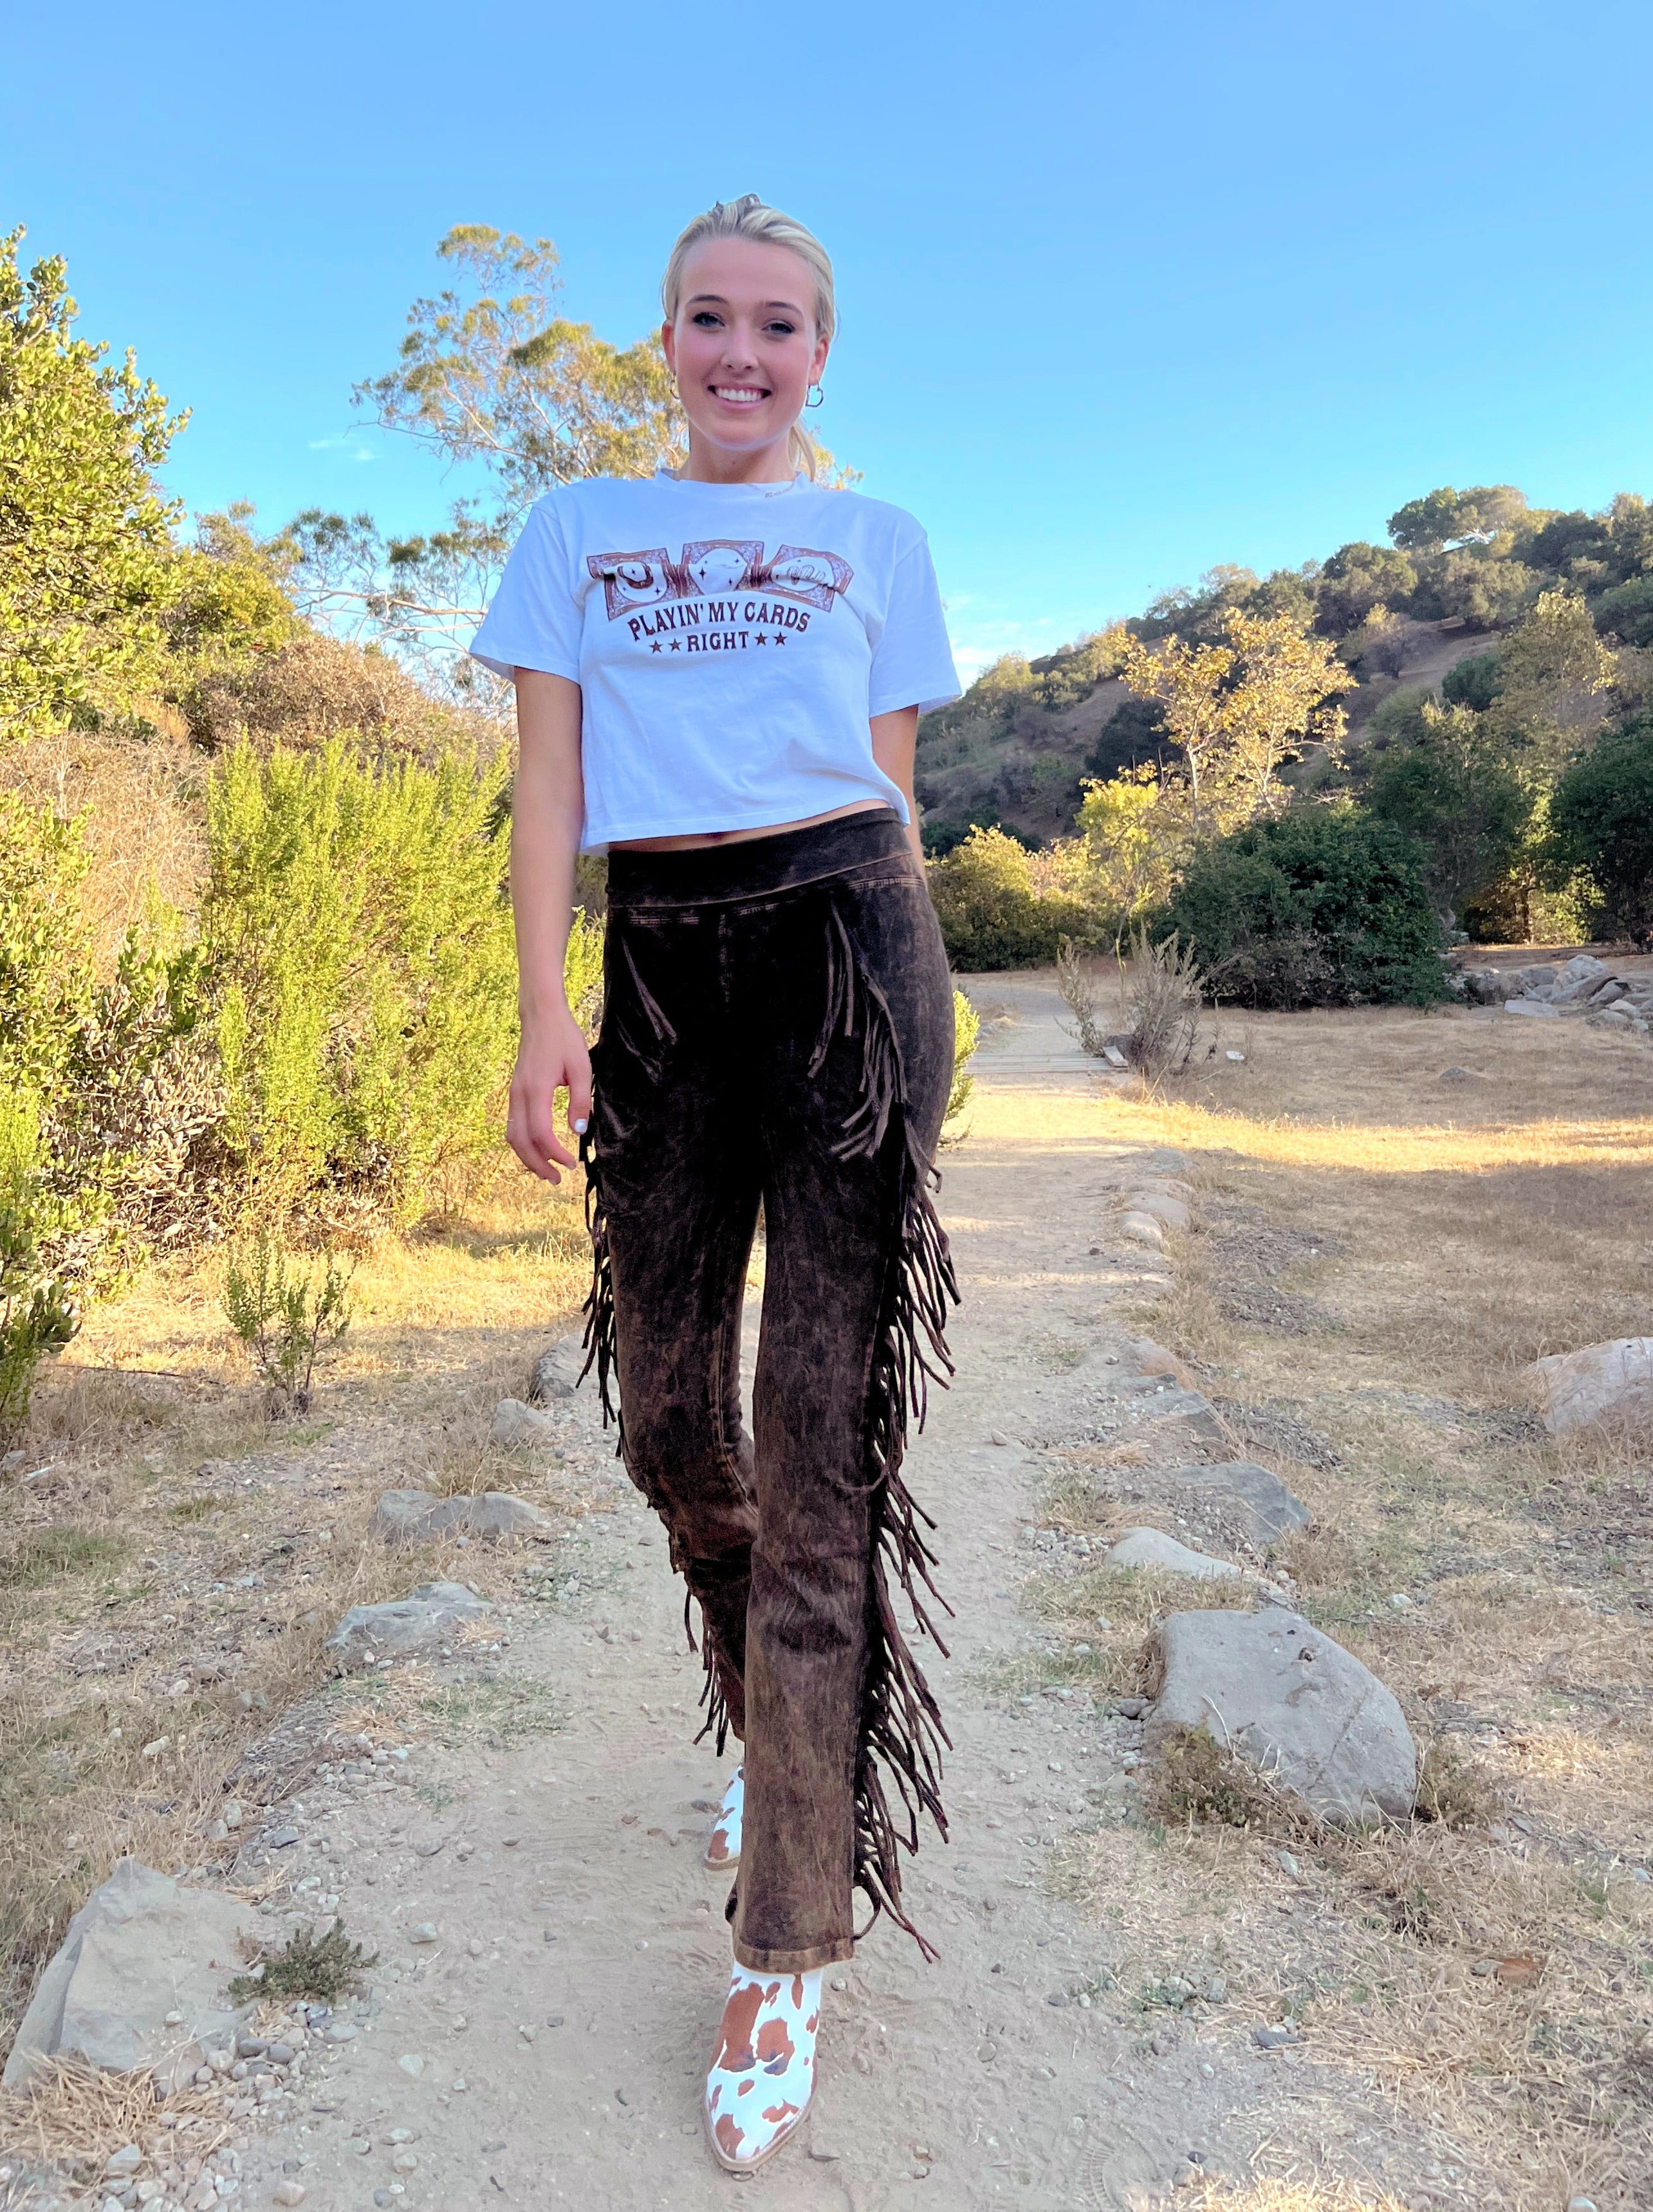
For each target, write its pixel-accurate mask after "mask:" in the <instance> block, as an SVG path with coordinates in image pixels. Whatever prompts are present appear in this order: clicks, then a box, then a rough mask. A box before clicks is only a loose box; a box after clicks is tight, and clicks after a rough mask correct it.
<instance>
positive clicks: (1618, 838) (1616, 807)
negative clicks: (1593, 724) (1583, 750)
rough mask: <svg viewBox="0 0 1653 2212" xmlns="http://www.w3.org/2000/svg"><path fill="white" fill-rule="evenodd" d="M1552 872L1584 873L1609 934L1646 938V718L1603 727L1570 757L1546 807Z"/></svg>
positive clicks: (1649, 850) (1652, 812)
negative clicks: (1581, 754)
mask: <svg viewBox="0 0 1653 2212" xmlns="http://www.w3.org/2000/svg"><path fill="white" fill-rule="evenodd" d="M1551 818H1552V822H1553V829H1554V838H1555V855H1554V872H1557V873H1560V874H1564V875H1565V872H1567V871H1568V870H1569V869H1571V868H1573V867H1583V868H1587V869H1588V870H1589V874H1590V876H1591V878H1593V879H1594V882H1595V887H1596V890H1597V891H1598V892H1599V893H1600V896H1601V906H1602V920H1603V921H1604V922H1605V924H1606V926H1607V928H1608V929H1609V930H1610V931H1612V932H1613V934H1614V935H1618V936H1624V937H1629V938H1632V939H1635V940H1636V942H1638V944H1646V943H1648V942H1650V941H1653V720H1645V719H1644V720H1637V721H1634V722H1632V723H1630V724H1628V725H1627V726H1626V727H1625V728H1623V729H1620V730H1613V731H1609V732H1607V735H1606V736H1604V737H1603V738H1601V739H1600V740H1599V742H1598V743H1597V744H1596V745H1595V749H1594V750H1592V751H1590V752H1589V753H1587V754H1585V755H1584V757H1583V758H1582V759H1580V760H1577V761H1575V762H1573V763H1572V765H1571V767H1570V768H1569V769H1567V771H1566V773H1565V775H1563V777H1562V778H1561V781H1560V782H1559V784H1558V786H1557V787H1556V792H1555V798H1554V801H1553V805H1552V809H1551Z"/></svg>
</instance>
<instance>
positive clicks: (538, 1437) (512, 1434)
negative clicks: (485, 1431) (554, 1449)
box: [492, 1398, 562, 1451]
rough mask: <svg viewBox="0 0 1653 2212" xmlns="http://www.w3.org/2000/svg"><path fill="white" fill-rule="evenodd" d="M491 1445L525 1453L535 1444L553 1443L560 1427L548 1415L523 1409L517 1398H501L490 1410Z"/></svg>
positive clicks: (560, 1430)
mask: <svg viewBox="0 0 1653 2212" xmlns="http://www.w3.org/2000/svg"><path fill="white" fill-rule="evenodd" d="M492 1434H493V1438H494V1442H495V1443H496V1444H498V1445H499V1446H500V1447H501V1449H502V1450H505V1451H526V1450H528V1449H531V1448H532V1446H533V1445H535V1444H550V1443H556V1439H557V1437H559V1436H560V1435H561V1434H562V1428H561V1425H560V1424H559V1423H557V1422H556V1421H554V1420H553V1419H551V1417H550V1414H549V1413H539V1412H538V1411H536V1409H535V1408H534V1407H532V1406H525V1405H524V1404H523V1402H522V1401H521V1399H520V1398H501V1400H500V1401H499V1403H498V1405H497V1406H495V1408H494V1426H493V1431H492Z"/></svg>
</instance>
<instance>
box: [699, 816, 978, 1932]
mask: <svg viewBox="0 0 1653 2212" xmlns="http://www.w3.org/2000/svg"><path fill="white" fill-rule="evenodd" d="M903 857H904V856H903ZM748 951H749V963H748V965H747V967H746V969H745V970H744V973H745V975H746V976H747V977H748V978H749V980H750V983H751V990H752V994H753V1003H754V1005H756V1004H757V1003H758V1002H759V1000H760V998H761V999H762V1000H763V1002H766V1003H767V1004H768V1005H769V1006H772V1007H781V1008H785V1009H788V1010H790V1012H791V1014H792V1017H793V1018H792V1022H791V1025H790V1026H783V1027H782V1028H781V1029H779V1030H771V1033H770V1035H769V1040H768V1048H767V1051H766V1054H765V1064H766V1068H767V1071H768V1073H767V1077H766V1080H765V1082H764V1085H763V1091H762V1094H761V1095H762V1097H763V1145H764V1152H765V1185H764V1212H765V1221H766V1225H767V1273H766V1280H765V1286H764V1298H763V1332H762V1339H761V1345H760V1350H759V1354H758V1367H757V1385H756V1389H755V1393H754V1416H755V1419H754V1425H755V1430H756V1438H757V1451H756V1461H755V1473H756V1482H757V1508H758V1526H757V1539H756V1542H755V1545H754V1548H753V1553H752V1580H751V1601H750V1605H749V1608H748V1614H747V1633H746V1670H745V1687H746V1716H747V1731H746V1756H745V1764H746V1796H745V1808H744V1820H743V1832H742V1845H741V1852H742V1856H741V1873H740V1879H739V1883H738V1909H737V1913H736V1917H735V1954H736V1956H737V1958H738V1959H739V1960H741V1961H742V1963H743V1964H744V1965H746V1966H751V1967H752V1968H754V1969H756V1970H757V1971H760V1972H762V1971H777V1972H802V1971H805V1970H807V1969H808V1968H810V1967H812V1966H823V1965H825V1964H827V1963H829V1962H830V1961H832V1960H840V1959H846V1958H848V1957H849V1956H850V1955H851V1954H852V1952H853V1948H854V1923H853V1912H852V1892H853V1889H854V1887H855V1886H856V1885H858V1884H859V1886H860V1887H862V1888H863V1889H864V1890H865V1891H866V1893H867V1894H868V1896H869V1897H870V1898H871V1899H872V1903H873V1906H874V1910H875V1912H876V1911H878V1910H884V1911H889V1912H890V1914H891V1916H892V1917H894V1918H895V1919H896V1922H897V1923H898V1924H900V1925H901V1926H902V1927H904V1928H907V1929H909V1932H911V1933H913V1934H915V1935H916V1934H917V1931H916V1929H912V1928H911V1923H910V1922H909V1920H908V1919H907V1918H906V1917H905V1915H904V1914H903V1913H902V1909H901V1905H900V1889H901V1882H900V1871H899V1863H898V1859H897V1853H896V1845H897V1843H898V1842H899V1843H901V1844H905V1846H906V1847H907V1848H909V1849H912V1848H914V1847H915V1845H916V1842H917V1830H916V1814H917V1813H918V1811H919V1810H920V1809H921V1808H922V1809H925V1810H927V1811H929V1812H931V1813H932V1814H933V1815H934V1816H935V1818H936V1819H937V1821H938V1824H939V1825H941V1826H942V1832H943V1833H944V1835H945V1824H943V1823H942V1815H941V1807H940V1801H939V1779H940V1771H939V1746H940V1743H941V1741H945V1736H944V1735H943V1732H942V1730H941V1727H940V1722H939V1715H938V1714H937V1712H936V1710H935V1707H934V1705H933V1700H932V1699H931V1697H930V1693H929V1691H928V1689H927V1686H926V1685H925V1683H924V1680H923V1677H922V1675H921V1674H920V1673H919V1671H918V1669H917V1668H916V1666H915V1664H914V1662H913V1660H912V1658H911V1656H910V1654H909V1652H908V1651H907V1650H906V1647H905V1645H904V1644H903V1643H902V1638H901V1634H900V1632H899V1630H898V1628H897V1626H896V1620H895V1615H894V1611H893V1606H892V1603H891V1600H890V1592H889V1588H888V1583H887V1579H886V1569H888V1570H889V1571H892V1572H893V1573H894V1574H895V1576H896V1580H897V1581H898V1582H899V1583H902V1586H903V1587H904V1588H905V1589H907V1592H908V1595H909V1598H910V1599H911V1600H912V1601H913V1602H914V1603H915V1607H916V1608H917V1609H918V1611H919V1617H920V1618H921V1620H922V1619H923V1618H924V1613H923V1605H924V1598H923V1589H924V1586H925V1584H926V1583H927V1567H928V1564H929V1559H930V1555H929V1554H928V1553H927V1550H926V1548H925V1547H924V1544H923V1541H922V1539H921V1534H920V1532H919V1528H918V1525H917V1522H918V1518H921V1516H918V1515H917V1509H916V1508H915V1507H914V1506H913V1504H912V1502H911V1500H910V1499H909V1498H908V1496H907V1493H906V1492H905V1489H904V1486H902V1481H901V1476H900V1464H901V1456H902V1445H903V1443H904V1439H905V1432H906V1425H907V1419H908V1415H909V1411H912V1410H915V1407H914V1402H913V1401H914V1398H915V1395H916V1394H918V1393H921V1389H922V1387H923V1375H922V1371H921V1370H920V1369H918V1368H916V1367H915V1364H914V1363H915V1358H917V1357H918V1356H919V1355H920V1353H921V1352H924V1353H927V1354H928V1355H929V1357H930V1358H931V1359H932V1360H933V1361H935V1362H937V1363H938V1364H939V1363H940V1362H945V1347H943V1346H942V1345H941V1342H940V1336H939V1328H940V1318H941V1308H942V1302H943V1300H944V1298H945V1297H946V1296H947V1295H948V1294H949V1293H950V1292H951V1267H950V1264H949V1262H948V1261H947V1259H946V1252H945V1239H944V1238H943V1237H942V1235H941V1231H940V1227H939V1223H938V1222H937V1220H936V1218H935V1215H934V1212H933V1206H931V1203H930V1199H929V1194H928V1184H929V1182H930V1180H931V1172H932V1171H931V1162H932V1160H933V1154H934V1148H935V1144H936V1140H937V1138H938V1136H939V1130H940V1125H941V1119H942V1115H943V1112H944V1110H945V1103H946V1098H947V1093H948V1090H949V1087H950V1085H951V1074H952V995H951V981H950V979H949V978H948V975H947V972H946V965H945V957H944V956H943V953H942V951H941V945H940V939H939V931H938V929H937V926H936V923H935V919H934V915H933V912H932V910H931V907H930V902H929V898H928V895H927V892H926V891H925V889H924V887H923V885H922V884H921V882H920V881H919V879H918V878H917V874H916V872H915V870H913V869H912V868H911V867H910V866H906V865H902V864H901V863H897V864H895V865H893V866H891V867H890V869H888V870H886V871H884V873H883V874H882V876H881V877H875V878H874V879H872V880H871V881H867V880H860V881H858V882H854V883H851V884H838V885H835V886H834V887H833V888H832V889H831V890H830V891H829V892H827V893H825V894H819V893H817V894H815V895H812V896H811V897H809V898H808V899H806V900H798V901H794V902H792V903H791V905H790V907H789V908H788V909H787V911H786V912H785V913H784V914H782V915H779V916H777V917H775V918H774V919H772V920H771V921H770V922H769V926H768V927H767V929H766V932H765V933H764V934H763V937H762V938H757V937H753V938H752V939H750V940H749V946H748ZM811 968H812V969H814V972H815V975H816V977H817V987H816V989H815V990H813V991H810V990H807V989H805V988H802V987H800V986H801V981H802V978H803V977H804V976H805V975H808V973H809V972H810V969H811ZM785 978H790V981H791V987H790V989H789V991H785V992H783V991H782V990H781V982H782V981H783V979H785ZM880 1767H882V1769H883V1775H882V1776H881V1775H880V1772H879V1769H880ZM886 1778H887V1780H888V1781H889V1783H890V1784H891V1785H892V1786H893V1787H894V1789H895V1790H896V1794H897V1796H898V1797H899V1798H900V1800H901V1801H902V1811H901V1813H900V1814H899V1815H896V1816H892V1814H891V1810H890V1805H889V1803H888V1800H887V1797H886V1794H885V1780H886ZM919 1941H920V1942H921V1944H922V1942H923V1939H922V1938H921V1937H920V1938H919Z"/></svg>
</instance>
